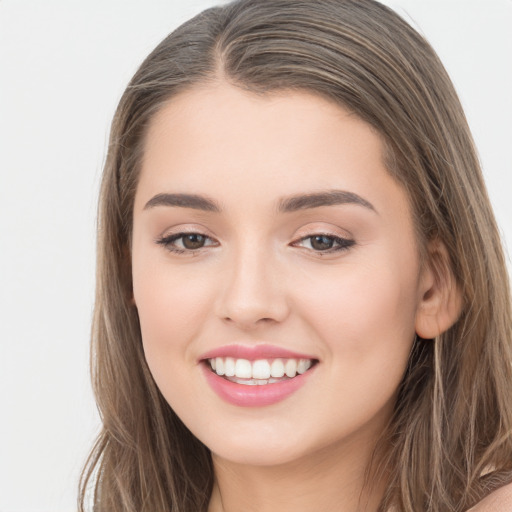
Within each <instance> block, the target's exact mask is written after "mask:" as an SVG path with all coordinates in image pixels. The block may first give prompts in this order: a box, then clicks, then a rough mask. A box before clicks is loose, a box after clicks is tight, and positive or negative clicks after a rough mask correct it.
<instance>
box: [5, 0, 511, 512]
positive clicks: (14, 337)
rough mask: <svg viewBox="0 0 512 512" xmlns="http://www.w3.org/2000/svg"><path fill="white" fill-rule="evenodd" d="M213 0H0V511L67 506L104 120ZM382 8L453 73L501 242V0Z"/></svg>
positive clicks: (83, 411)
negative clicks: (419, 36)
mask: <svg viewBox="0 0 512 512" xmlns="http://www.w3.org/2000/svg"><path fill="white" fill-rule="evenodd" d="M215 3H218V2H214V1H211V0H202V1H197V0H196V1H194V0H166V1H164V0H87V1H85V0H83V1H74V0H44V1H41V0H0V333H1V338H0V415H1V416H0V512H68V511H69V512H72V511H76V489H77V480H78V475H79V471H80V468H81V466H82V464H83V462H84V459H85V456H86V454H87V451H88V449H89V447H90V445H91V443H92V440H93V438H94V435H95V433H96V432H97V431H98V428H99V419H98V415H97V412H96V408H95V405H94V401H93V398H92V392H91V388H90V384H89V374H88V364H89V363H88V343H89V330H90V321H91V313H92V307H93V294H94V272H95V270H94V262H95V256H94V250H95V233H94V229H95V210H96V196H97V189H98V184H99V179H100V174H101V168H102V163H103V161H104V157H105V148H106V140H107V135H108V130H109V122H110V119H111V117H112V114H113V112H114V109H115V106H116V103H117V101H118V100H119V98H120V95H121V93H122V91H123V89H124V87H125V85H126V84H127V82H128V80H129V79H130V77H131V75H132V74H133V73H134V71H135V70H136V68H137V66H138V65H139V64H140V62H141V61H142V59H143V58H144V57H145V56H146V55H147V54H148V53H149V51H150V50H151V49H152V48H153V47H154V46H155V45H156V44H157V43H158V42H159V41H160V40H161V39H162V38H163V37H164V36H165V35H167V34H168V33H169V32H170V31H171V30H172V29H173V28H175V27H176V26H177V25H178V24H180V23H181V22H183V21H185V20H186V19H188V18H189V17H191V16H192V15H194V14H196V13H197V12H199V11H200V10H202V9H204V8H206V7H209V6H211V5H214V4H215ZM386 3H387V4H388V5H390V6H392V7H393V8H395V9H396V10H397V11H398V12H399V13H400V14H402V15H403V16H405V18H406V19H408V20H409V21H410V22H412V23H413V25H414V26H416V27H417V28H419V30H420V31H421V32H422V33H423V34H424V35H426V37H427V38H428V39H429V40H430V42H431V43H432V44H433V46H434V48H435V49H436V50H437V51H438V53H439V55H440V57H441V59H442V60H443V62H444V63H445V65H446V67H447V69H448V71H449V73H450V74H451V76H452V79H453V81H454V83H455V85H456V87H457V90H458V92H459V94H460V97H461V99H462V102H463V104H464V106H465V109H466V113H467V117H468V120H469V123H470V125H471V128H472V130H473V133H474V136H475V139H476V143H477V146H478V148H479V152H480V155H481V160H482V164H483V168H484V173H485V177H486V180H487V184H488V188H489V193H490V196H491V200H492V202H493V204H494V207H495V211H496V215H497V218H498V223H499V225H500V228H501V230H502V233H503V236H504V239H505V242H506V243H507V244H508V246H509V247H511V246H512V201H511V199H510V195H511V193H512V151H511V146H512V93H511V91H512V31H511V30H510V27H511V26H512V0H486V1H485V2H484V1H482V0H396V1H392V0H389V1H387V2H386ZM509 264H510V263H509ZM509 268H510V267H509Z"/></svg>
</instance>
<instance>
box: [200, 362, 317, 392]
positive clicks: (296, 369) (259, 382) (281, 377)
mask: <svg viewBox="0 0 512 512" xmlns="http://www.w3.org/2000/svg"><path fill="white" fill-rule="evenodd" d="M203 362H204V364H205V366H206V367H207V368H208V369H209V370H210V371H211V372H212V373H215V374H216V375H217V376H219V377H221V378H223V379H225V380H227V381H229V382H233V383H236V384H242V385H244V386H266V385H271V384H278V383H282V382H286V381H289V380H292V379H295V378H296V377H297V376H299V375H303V374H304V373H306V372H308V371H309V370H310V369H311V368H313V367H314V366H315V365H316V364H317V363H318V360H317V359H303V358H300V359H299V358H280V357H275V358H270V359H256V360H249V359H243V358H234V357H212V358H208V359H205V360H204V361H203Z"/></svg>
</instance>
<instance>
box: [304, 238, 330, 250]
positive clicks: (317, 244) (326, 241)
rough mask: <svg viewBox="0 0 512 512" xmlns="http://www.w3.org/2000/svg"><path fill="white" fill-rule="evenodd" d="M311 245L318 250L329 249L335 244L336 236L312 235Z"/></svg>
mask: <svg viewBox="0 0 512 512" xmlns="http://www.w3.org/2000/svg"><path fill="white" fill-rule="evenodd" d="M310 239H311V247H312V248H313V249H315V250H317V251H327V250H329V249H332V247H333V245H334V238H333V237H330V236H324V235H315V236H312V237H310Z"/></svg>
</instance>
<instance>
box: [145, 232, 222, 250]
mask: <svg viewBox="0 0 512 512" xmlns="http://www.w3.org/2000/svg"><path fill="white" fill-rule="evenodd" d="M155 241H156V243H157V244H159V245H162V246H163V247H165V248H166V249H167V250H168V251H170V252H174V253H178V254H185V253H189V254H190V255H193V254H196V253H197V254H198V253H199V251H200V249H203V248H206V247H209V246H216V245H218V244H217V243H216V242H215V240H213V239H211V238H210V237H209V236H206V235H203V234H201V233H176V234H174V235H169V236H165V237H162V238H159V239H158V240H155Z"/></svg>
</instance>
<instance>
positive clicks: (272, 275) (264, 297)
mask: <svg viewBox="0 0 512 512" xmlns="http://www.w3.org/2000/svg"><path fill="white" fill-rule="evenodd" d="M233 260H234V261H233ZM233 260H232V261H230V262H229V263H228V262H226V269H225V270H224V271H223V272H222V273H221V274H220V275H219V278H220V280H221V281H222V284H221V286H220V290H221V291H220V293H219V295H218V297H217V315H218V317H219V318H221V319H222V320H223V321H224V322H227V323H230V324H232V325H236V326H237V327H238V328H240V329H243V330H253V329H255V328H257V327H258V326H261V325H271V324H276V323H280V322H283V321H284V320H285V319H286V317H287V316H288V314H289V308H288V304H287V297H286V293H285V289H284V288H285V279H284V276H283V272H282V271H280V269H279V268H278V266H277V265H276V262H275V258H273V257H272V255H270V254H269V252H268V251H265V250H262V249H261V248H254V247H251V248H247V250H245V251H243V252H240V253H239V254H238V255H237V256H236V257H235V258H233Z"/></svg>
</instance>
